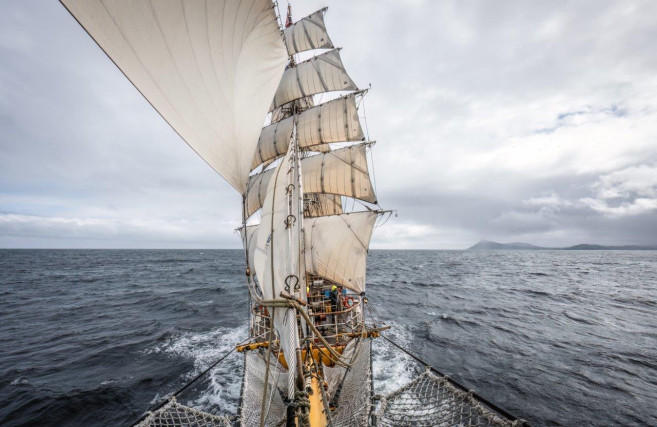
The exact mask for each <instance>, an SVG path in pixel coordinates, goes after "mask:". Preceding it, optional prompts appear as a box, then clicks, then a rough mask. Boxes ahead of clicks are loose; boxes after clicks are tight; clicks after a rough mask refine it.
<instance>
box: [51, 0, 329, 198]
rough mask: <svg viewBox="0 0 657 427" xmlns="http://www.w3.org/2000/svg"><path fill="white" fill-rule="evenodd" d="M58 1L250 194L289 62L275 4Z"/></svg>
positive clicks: (254, 0) (248, 0)
mask: <svg viewBox="0 0 657 427" xmlns="http://www.w3.org/2000/svg"><path fill="white" fill-rule="evenodd" d="M61 1H62V3H63V4H64V6H65V7H66V8H67V9H68V10H69V11H70V12H71V14H72V15H73V16H74V17H75V19H77V20H78V21H79V22H80V24H81V25H82V26H83V27H84V29H85V30H87V32H88V33H89V35H91V37H92V38H93V39H94V40H95V41H96V43H98V45H99V46H100V47H101V48H102V49H103V50H104V51H105V53H106V54H107V55H108V56H109V57H110V58H111V59H112V61H114V63H115V64H116V65H117V66H118V67H119V68H120V69H121V71H122V72H123V73H124V74H125V75H126V77H128V79H130V81H131V82H132V83H133V84H134V85H135V87H136V88H137V89H138V90H139V91H140V92H141V93H142V95H143V96H144V97H145V98H146V99H147V100H148V102H150V103H151V105H152V106H153V107H154V108H155V109H156V110H157V111H158V112H159V113H160V114H161V115H162V117H163V118H164V119H165V120H166V121H167V122H168V123H169V124H170V125H171V127H173V129H174V130H175V131H176V132H177V133H178V134H179V135H180V136H181V137H182V138H183V139H184V140H185V142H187V144H189V145H190V146H191V147H192V148H193V149H194V150H195V151H196V152H197V153H198V154H199V155H200V156H201V157H202V158H203V160H205V161H206V162H207V163H208V164H209V165H210V166H211V167H212V168H214V169H215V170H216V171H217V172H218V173H219V174H220V175H221V176H222V177H224V179H226V181H228V182H229V183H230V184H231V185H232V186H233V187H234V188H235V189H237V190H238V191H239V192H240V193H244V191H245V190H246V184H247V181H248V176H249V171H250V170H251V169H250V166H251V162H252V160H253V153H254V151H255V148H256V145H257V143H258V136H259V134H260V129H261V127H262V122H263V120H264V117H265V115H266V114H267V112H268V111H269V106H270V104H271V100H272V98H273V96H274V93H275V92H276V88H277V87H278V84H279V82H280V79H281V76H282V74H283V71H284V68H285V64H286V62H287V59H288V57H287V53H286V49H285V46H284V43H283V40H282V37H281V33H280V29H279V27H278V24H277V19H276V15H275V12H274V9H273V7H272V3H271V1H270V0H243V1H240V0H207V1H205V2H200V1H148V0H113V1H102V0H61ZM338 60H339V59H338Z"/></svg>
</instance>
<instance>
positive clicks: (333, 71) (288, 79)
mask: <svg viewBox="0 0 657 427" xmlns="http://www.w3.org/2000/svg"><path fill="white" fill-rule="evenodd" d="M341 90H348V91H351V90H358V87H357V86H356V84H355V83H354V82H353V80H351V77H349V75H348V74H347V72H346V71H345V69H344V65H342V60H341V59H340V52H339V50H338V49H334V50H330V51H328V52H326V53H323V54H321V55H317V56H314V57H312V58H310V59H309V60H307V61H304V62H301V63H299V64H297V65H295V66H293V67H289V68H288V69H287V70H285V73H283V77H282V78H281V82H280V84H279V86H278V89H277V90H276V95H274V100H273V101H272V104H271V106H270V108H269V111H273V110H275V109H276V108H278V107H280V106H281V105H284V104H287V103H288V102H292V101H294V100H296V99H300V98H304V97H306V96H310V95H315V94H317V93H322V92H332V91H341Z"/></svg>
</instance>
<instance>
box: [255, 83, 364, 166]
mask: <svg viewBox="0 0 657 427" xmlns="http://www.w3.org/2000/svg"><path fill="white" fill-rule="evenodd" d="M295 119H296V120H297V138H298V139H299V147H301V148H307V147H315V146H317V145H320V144H329V143H333V142H342V141H346V142H348V141H362V140H363V139H364V137H365V136H364V134H363V129H362V127H361V125H360V120H359V119H358V108H357V106H356V94H349V95H347V96H344V97H341V98H338V99H334V100H332V101H328V102H326V103H324V104H321V105H318V106H316V107H314V108H310V109H308V110H306V111H303V112H302V113H300V114H298V115H297V116H290V117H288V118H286V119H283V120H281V121H280V122H278V123H274V124H272V125H269V126H266V127H264V128H263V129H262V132H261V133H260V139H259V140H258V148H257V149H256V153H255V157H254V159H253V163H252V164H251V169H255V168H256V167H258V165H260V164H261V163H264V162H266V161H268V160H271V159H275V158H277V157H280V156H282V155H283V154H285V150H286V149H287V145H288V144H289V142H290V138H291V137H292V129H293V128H294V120H295ZM313 149H314V150H315V151H320V149H317V148H313Z"/></svg>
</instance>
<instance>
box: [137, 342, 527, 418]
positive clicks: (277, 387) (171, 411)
mask: <svg viewBox="0 0 657 427" xmlns="http://www.w3.org/2000/svg"><path fill="white" fill-rule="evenodd" d="M386 341H388V340H387V339H386V338H383V340H381V342H382V343H383V342H386ZM390 344H392V345H390ZM384 345H385V346H386V348H385V352H386V354H385V356H386V357H388V356H390V354H392V353H390V352H400V351H401V352H403V353H405V354H406V355H408V356H409V357H408V359H406V360H405V361H404V362H403V363H405V364H406V365H407V368H408V369H409V370H410V371H411V372H415V374H414V376H413V378H412V379H410V381H408V382H407V383H406V384H405V385H403V386H401V387H399V388H397V389H396V390H394V391H391V392H389V393H387V394H381V395H375V394H374V391H373V390H374V389H373V383H374V382H375V381H376V378H373V372H372V340H371V339H360V340H355V341H352V343H350V346H348V348H347V349H345V352H344V355H345V356H348V357H350V356H351V355H353V354H357V357H356V358H355V363H354V364H352V365H351V366H350V367H342V366H334V367H324V368H323V371H324V379H325V381H326V385H325V387H322V388H321V392H322V396H321V397H322V401H323V402H324V406H325V407H331V408H332V409H331V410H330V411H329V413H328V414H327V418H328V425H329V426H332V427H343V426H344V427H346V426H362V427H370V426H382V427H383V426H385V427H387V426H395V427H405V426H482V427H483V426H504V427H516V426H522V425H526V423H525V421H523V420H519V419H515V418H513V417H512V416H510V415H509V414H508V413H506V412H505V411H503V410H501V409H499V408H496V407H495V406H494V405H493V404H491V403H489V402H487V401H485V400H482V398H480V397H479V396H478V395H477V394H476V393H474V392H472V391H468V390H467V389H465V388H464V387H463V386H461V385H459V384H457V383H456V382H455V381H453V380H451V379H450V378H449V377H447V376H444V375H442V374H440V373H438V372H437V371H435V370H434V369H433V368H431V367H430V366H428V365H426V364H424V363H421V362H416V361H415V360H414V359H413V358H415V356H413V355H411V354H410V353H408V352H407V351H406V350H404V349H403V348H401V347H399V346H397V345H396V344H394V343H392V341H389V343H386V344H384ZM393 346H394V347H393ZM377 347H378V350H379V351H383V350H382V348H381V347H380V345H377ZM274 356H276V355H274ZM404 357H406V356H404ZM271 359H272V362H273V363H272V364H271V365H270V367H269V381H268V382H267V383H268V384H267V392H266V399H265V409H264V410H265V414H264V417H263V421H264V425H265V426H282V425H285V414H286V399H285V392H284V390H285V387H286V384H287V371H286V370H285V369H283V368H282V367H281V366H280V365H279V364H278V363H277V362H276V360H277V357H272V358H271ZM415 359H416V358H415ZM395 362H400V360H399V359H397V360H395V361H392V360H391V363H395ZM413 364H415V366H413ZM266 372H267V369H266V363H265V358H264V357H263V354H261V353H259V352H257V351H252V352H247V353H245V356H244V378H243V383H242V392H241V399H240V401H241V402H240V409H239V411H238V413H237V414H236V415H233V414H226V415H223V416H222V415H213V414H209V413H206V412H202V411H200V410H198V409H194V408H191V407H188V406H184V405H182V404H179V403H178V402H177V401H176V400H175V397H174V398H171V399H170V400H169V401H168V403H167V404H166V405H164V406H163V407H161V408H160V409H158V410H157V411H154V412H152V413H148V416H147V417H146V418H145V419H144V420H143V421H142V422H141V423H139V424H138V426H140V427H145V426H157V427H160V426H162V427H164V426H167V427H173V426H195V427H196V426H198V427H206V426H208V427H209V426H243V427H250V426H259V425H260V421H261V420H260V418H261V405H262V399H263V394H264V393H263V392H264V387H265V384H264V378H265V375H266V374H265V373H266ZM287 403H289V402H287Z"/></svg>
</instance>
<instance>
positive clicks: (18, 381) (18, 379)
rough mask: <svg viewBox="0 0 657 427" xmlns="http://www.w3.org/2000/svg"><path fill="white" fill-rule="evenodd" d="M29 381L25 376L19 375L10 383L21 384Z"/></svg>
mask: <svg viewBox="0 0 657 427" xmlns="http://www.w3.org/2000/svg"><path fill="white" fill-rule="evenodd" d="M27 383H28V381H27V380H26V379H25V378H23V377H18V378H16V379H15V380H14V381H12V382H11V383H10V385H21V384H27Z"/></svg>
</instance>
